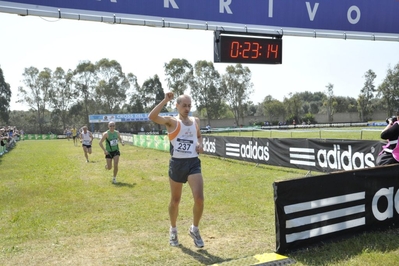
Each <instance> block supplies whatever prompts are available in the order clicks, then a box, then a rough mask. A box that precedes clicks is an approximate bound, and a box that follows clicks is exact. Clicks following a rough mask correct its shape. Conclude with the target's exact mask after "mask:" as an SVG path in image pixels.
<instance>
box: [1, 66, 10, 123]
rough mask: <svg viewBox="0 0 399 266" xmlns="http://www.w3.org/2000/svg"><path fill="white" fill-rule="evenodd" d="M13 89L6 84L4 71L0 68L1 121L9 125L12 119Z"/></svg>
mask: <svg viewBox="0 0 399 266" xmlns="http://www.w3.org/2000/svg"><path fill="white" fill-rule="evenodd" d="M10 102H11V89H10V84H8V83H6V81H5V79H4V76H3V70H2V69H1V68H0V119H1V120H3V121H4V122H5V123H6V124H8V120H9V118H10Z"/></svg>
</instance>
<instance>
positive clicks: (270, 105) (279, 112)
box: [262, 95, 286, 122]
mask: <svg viewBox="0 0 399 266" xmlns="http://www.w3.org/2000/svg"><path fill="white" fill-rule="evenodd" d="M262 106H263V113H264V114H265V116H266V117H268V118H269V122H280V121H281V122H283V121H285V116H286V109H285V107H284V104H283V103H282V102H280V101H279V100H277V99H274V98H273V97H272V96H271V95H268V96H266V97H265V99H264V100H263V103H262Z"/></svg>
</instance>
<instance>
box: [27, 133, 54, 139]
mask: <svg viewBox="0 0 399 266" xmlns="http://www.w3.org/2000/svg"><path fill="white" fill-rule="evenodd" d="M43 139H57V135H55V134H24V140H43Z"/></svg>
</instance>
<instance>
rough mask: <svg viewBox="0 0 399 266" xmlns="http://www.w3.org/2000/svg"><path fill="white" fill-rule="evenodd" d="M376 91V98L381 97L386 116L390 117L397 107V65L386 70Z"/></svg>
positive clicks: (398, 88)
mask: <svg viewBox="0 0 399 266" xmlns="http://www.w3.org/2000/svg"><path fill="white" fill-rule="evenodd" d="M377 91H378V93H377V97H381V100H382V103H383V105H384V107H385V108H386V110H387V116H391V115H392V114H393V113H394V111H396V108H398V106H399V104H398V102H399V63H398V64H396V66H395V67H394V68H393V69H388V71H387V75H386V77H385V79H384V81H383V82H382V84H381V85H380V86H379V87H378V90H377Z"/></svg>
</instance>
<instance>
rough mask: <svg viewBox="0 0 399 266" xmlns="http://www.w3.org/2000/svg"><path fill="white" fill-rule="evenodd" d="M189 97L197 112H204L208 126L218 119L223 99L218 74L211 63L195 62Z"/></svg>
mask: <svg viewBox="0 0 399 266" xmlns="http://www.w3.org/2000/svg"><path fill="white" fill-rule="evenodd" d="M190 86H191V97H192V98H193V100H194V102H195V105H196V107H197V111H198V112H199V113H201V111H202V110H206V118H207V120H208V124H210V120H211V119H218V118H220V115H221V111H222V110H223V109H222V108H220V107H221V105H222V103H223V101H224V97H223V91H222V88H221V87H220V74H219V72H218V71H217V70H216V69H215V67H214V65H213V63H212V62H207V61H205V60H200V61H197V62H196V63H195V65H194V76H193V78H192V80H191V81H190Z"/></svg>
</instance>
